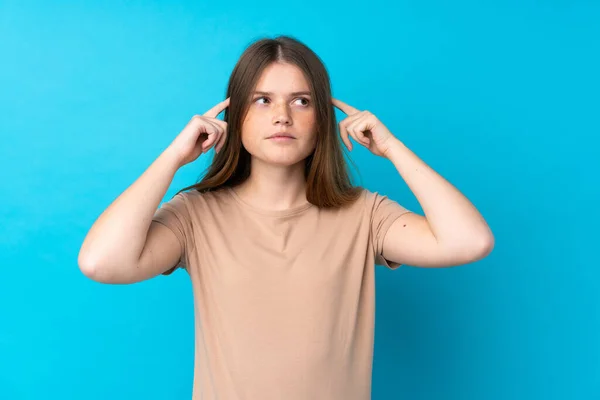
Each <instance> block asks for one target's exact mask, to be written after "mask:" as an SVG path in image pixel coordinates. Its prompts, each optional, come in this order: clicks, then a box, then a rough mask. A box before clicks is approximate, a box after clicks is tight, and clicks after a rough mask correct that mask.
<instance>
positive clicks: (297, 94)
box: [254, 90, 311, 96]
mask: <svg viewBox="0 0 600 400" xmlns="http://www.w3.org/2000/svg"><path fill="white" fill-rule="evenodd" d="M254 94H260V95H264V96H271V95H273V92H263V91H260V90H257V91H255V92H254ZM300 95H309V96H310V95H311V92H310V91H302V92H292V93H290V96H300Z"/></svg>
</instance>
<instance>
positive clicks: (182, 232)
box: [152, 192, 192, 275]
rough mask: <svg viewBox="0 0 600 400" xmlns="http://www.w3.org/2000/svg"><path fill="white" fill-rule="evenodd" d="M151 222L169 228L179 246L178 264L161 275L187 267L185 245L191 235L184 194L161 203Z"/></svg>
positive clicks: (181, 193)
mask: <svg viewBox="0 0 600 400" xmlns="http://www.w3.org/2000/svg"><path fill="white" fill-rule="evenodd" d="M152 221H155V222H158V223H160V224H162V225H164V226H166V227H167V228H169V229H170V230H171V231H172V232H173V233H174V234H175V236H176V237H177V240H178V241H179V244H180V245H181V255H180V257H179V263H178V264H177V265H176V266H174V267H173V268H171V269H170V270H168V271H166V272H164V273H163V275H169V274H171V273H172V272H173V271H175V270H176V269H177V268H179V267H181V268H183V269H185V268H186V265H187V256H186V255H187V251H188V249H187V243H189V242H190V240H188V239H189V238H190V237H191V234H192V229H191V220H190V214H189V211H188V208H187V199H186V193H185V192H180V193H178V194H176V195H175V196H173V198H171V200H169V201H166V202H164V203H162V205H161V206H160V207H159V208H158V209H157V210H156V212H155V213H154V216H153V217H152Z"/></svg>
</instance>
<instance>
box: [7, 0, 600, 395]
mask: <svg viewBox="0 0 600 400" xmlns="http://www.w3.org/2000/svg"><path fill="white" fill-rule="evenodd" d="M50 3H51V2H41V1H39V2H31V1H25V2H23V1H20V2H19V1H0V59H1V61H0V135H1V141H0V174H2V175H1V177H0V178H1V179H0V184H1V189H0V190H1V192H0V194H1V196H0V199H1V202H2V204H1V207H0V218H1V223H0V263H1V265H0V268H1V273H2V274H1V278H0V304H1V306H0V324H1V325H0V398H2V399H41V398H43V399H84V398H85V399H89V400H93V399H106V398H110V399H113V400H118V399H142V398H144V399H148V400H150V399H185V398H190V397H191V386H192V374H193V356H194V351H193V348H194V347H193V346H194V341H193V334H194V332H193V328H194V326H193V303H192V294H191V286H190V282H189V279H188V277H187V274H186V273H185V272H183V271H178V272H177V273H175V274H174V275H171V276H168V277H159V278H156V279H152V280H149V281H146V282H142V283H139V284H134V285H123V286H120V285H102V284H99V283H95V282H93V281H91V280H89V279H87V278H85V277H84V276H83V275H82V274H81V273H80V271H79V269H78V266H77V254H78V251H79V247H80V245H81V242H82V240H83V238H84V236H85V234H86V233H87V230H88V229H89V227H90V226H91V224H92V223H93V222H94V220H95V218H96V217H97V216H98V215H99V214H100V213H101V211H102V210H103V209H105V208H106V207H107V206H108V205H109V204H110V202H111V201H112V200H114V198H115V197H116V196H118V195H119V194H120V193H121V192H122V191H123V190H125V188H126V187H127V186H128V185H130V184H131V183H132V182H133V181H134V180H135V179H136V178H137V177H138V176H139V175H140V174H141V173H142V172H143V171H144V170H145V169H146V168H147V167H148V165H149V164H150V163H151V162H152V161H153V160H154V159H155V158H156V157H157V156H158V154H159V153H160V152H161V151H162V150H163V149H164V148H165V147H166V146H167V145H168V144H169V143H170V142H171V140H172V139H173V138H174V137H175V135H176V134H177V133H178V132H179V131H180V130H181V129H182V128H183V127H184V126H185V124H186V123H187V121H188V120H189V118H190V117H191V116H192V115H193V114H197V113H203V112H204V111H206V110H207V109H208V108H210V107H211V106H212V105H214V104H215V103H217V102H218V101H220V100H222V98H223V96H224V93H225V88H226V83H227V79H228V77H229V74H230V72H231V70H232V68H233V65H234V64H235V62H236V60H237V58H238V57H239V55H240V54H241V52H242V51H243V50H244V48H245V47H246V46H247V45H248V44H250V42H252V41H253V40H255V39H258V38H260V37H262V36H270V37H272V36H275V35H276V34H279V33H283V34H291V35H294V36H296V37H297V38H299V39H300V40H303V41H304V42H306V43H307V44H308V45H309V46H310V47H311V48H313V50H315V51H316V52H317V54H319V56H320V57H321V58H322V59H323V60H324V62H325V64H326V66H327V67H328V70H329V72H330V74H331V78H332V85H333V91H334V96H336V97H338V98H340V99H341V100H344V101H345V102H347V103H349V104H351V105H353V106H355V107H357V108H360V109H368V110H369V111H371V112H373V113H374V114H376V115H377V116H378V117H379V119H380V120H382V122H384V123H385V124H386V126H388V128H389V129H390V130H391V131H392V132H393V133H394V134H395V135H396V136H397V137H399V138H400V139H401V140H402V141H404V142H405V143H406V144H407V145H408V146H409V148H411V149H412V150H413V151H414V152H415V153H417V155H419V156H420V157H421V158H422V159H423V160H424V161H425V162H426V163H428V164H429V165H430V166H432V167H433V168H434V169H435V170H436V171H438V172H439V173H440V174H442V175H443V176H444V177H445V178H447V179H448V180H449V181H450V182H452V183H453V184H454V185H456V186H457V187H458V188H459V190H461V191H462V192H463V193H464V194H465V195H467V197H469V198H470V199H471V200H472V201H473V203H474V204H475V205H476V206H477V207H478V209H479V210H480V211H481V212H482V214H483V215H484V217H485V218H486V219H487V221H488V222H489V224H490V226H491V227H492V230H493V232H494V233H495V237H496V247H495V249H494V251H493V253H492V254H491V255H490V256H489V257H488V258H486V259H484V260H482V261H480V262H477V263H473V264H469V265H465V266H461V267H456V268H442V269H425V268H414V267H406V268H401V269H400V270H397V271H388V270H386V269H384V268H383V267H378V269H377V324H376V338H375V359H374V372H373V398H374V399H377V400H379V399H411V400H418V399H424V400H425V399H427V400H430V399H431V400H433V399H436V400H438V399H460V400H467V399H469V400H471V399H473V400H475V399H487V400H495V399H545V400H548V399H598V398H600V313H599V305H600V298H599V297H600V272H599V263H598V253H597V250H594V247H595V246H597V242H598V236H599V235H598V227H599V226H600V220H599V213H598V204H599V197H600V196H599V186H600V185H599V184H598V177H597V176H598V172H599V169H600V168H599V162H598V156H597V153H598V149H599V147H598V136H599V134H600V122H599V110H600V100H599V95H598V93H599V92H600V79H599V75H598V72H599V71H600V46H599V39H600V27H599V26H600V23H599V22H598V21H600V5H599V4H598V2H592V1H591V0H590V1H576V0H575V1H567V0H564V1H531V0H525V1H523V0H522V1H515V0H508V1H507V0H504V1H500V0H496V1H465V0H460V1H454V2H442V1H419V2H417V1H414V2H407V1H396V2H393V3H392V2H382V1H369V2H366V3H365V2H357V3H352V2H347V1H332V2H323V1H319V2H312V1H303V2H249V3H247V2H241V1H240V2H236V1H224V2H182V1H179V2H171V1H170V2H167V1H163V2H158V1H154V2H139V1H128V2H102V4H96V3H100V2H88V3H84V2H68V3H67V2H65V3H60V2H58V3H56V2H52V3H53V4H50ZM338 117H342V115H341V114H339V115H338ZM351 155H352V159H353V160H354V161H355V162H356V163H357V165H358V167H359V170H360V179H361V180H357V183H359V184H361V183H362V184H363V185H364V186H366V187H367V188H369V189H371V190H377V191H380V192H382V193H384V194H388V195H389V196H390V197H392V198H393V199H395V200H397V201H398V202H400V203H401V204H403V205H405V206H406V207H408V208H411V209H413V210H416V211H420V207H419V205H418V203H417V201H416V199H415V198H414V196H413V195H412V194H411V192H410V190H409V189H408V187H407V186H406V184H405V183H404V181H403V180H402V179H401V177H400V175H398V173H397V172H396V170H395V169H394V167H393V165H392V164H391V163H390V162H389V161H387V160H385V159H381V158H378V157H376V156H373V155H371V154H370V153H369V152H368V151H367V150H365V149H363V148H361V147H360V146H355V150H353V151H352V153H351ZM210 157H212V152H211V153H209V155H208V156H204V158H202V157H201V159H199V160H198V161H196V162H195V163H192V164H190V165H188V166H186V167H184V168H183V169H182V170H180V171H179V172H178V174H177V176H176V178H175V180H174V181H173V185H172V186H171V189H170V190H169V192H168V193H167V197H170V196H171V195H172V194H173V193H174V192H175V191H176V190H177V189H179V188H181V187H183V186H185V185H188V184H190V183H192V182H194V181H195V180H196V179H197V178H198V177H199V176H200V174H201V173H202V172H203V171H204V169H205V167H206V165H208V162H209V160H210Z"/></svg>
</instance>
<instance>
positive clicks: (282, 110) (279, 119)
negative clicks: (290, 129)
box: [273, 105, 292, 125]
mask: <svg viewBox="0 0 600 400" xmlns="http://www.w3.org/2000/svg"><path fill="white" fill-rule="evenodd" d="M273 123H274V124H283V125H290V124H291V123H292V117H291V115H290V112H289V110H288V108H287V107H286V106H285V105H283V106H279V107H276V108H275V114H274V115H273Z"/></svg>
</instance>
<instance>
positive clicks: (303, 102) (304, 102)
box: [254, 96, 310, 107]
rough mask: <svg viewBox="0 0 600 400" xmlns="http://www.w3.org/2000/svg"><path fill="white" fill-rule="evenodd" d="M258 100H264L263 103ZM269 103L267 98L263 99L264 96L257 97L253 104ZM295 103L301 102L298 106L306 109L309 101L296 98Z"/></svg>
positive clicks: (303, 98) (304, 98)
mask: <svg viewBox="0 0 600 400" xmlns="http://www.w3.org/2000/svg"><path fill="white" fill-rule="evenodd" d="M260 100H264V101H265V102H264V103H261V102H260ZM269 101H270V100H269V98H268V97H265V96H261V97H257V98H256V99H254V102H255V103H256V102H258V104H267V103H266V102H269ZM296 101H302V103H300V105H302V106H304V107H306V106H308V105H309V104H310V100H309V99H307V98H306V97H298V98H297V99H296Z"/></svg>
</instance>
